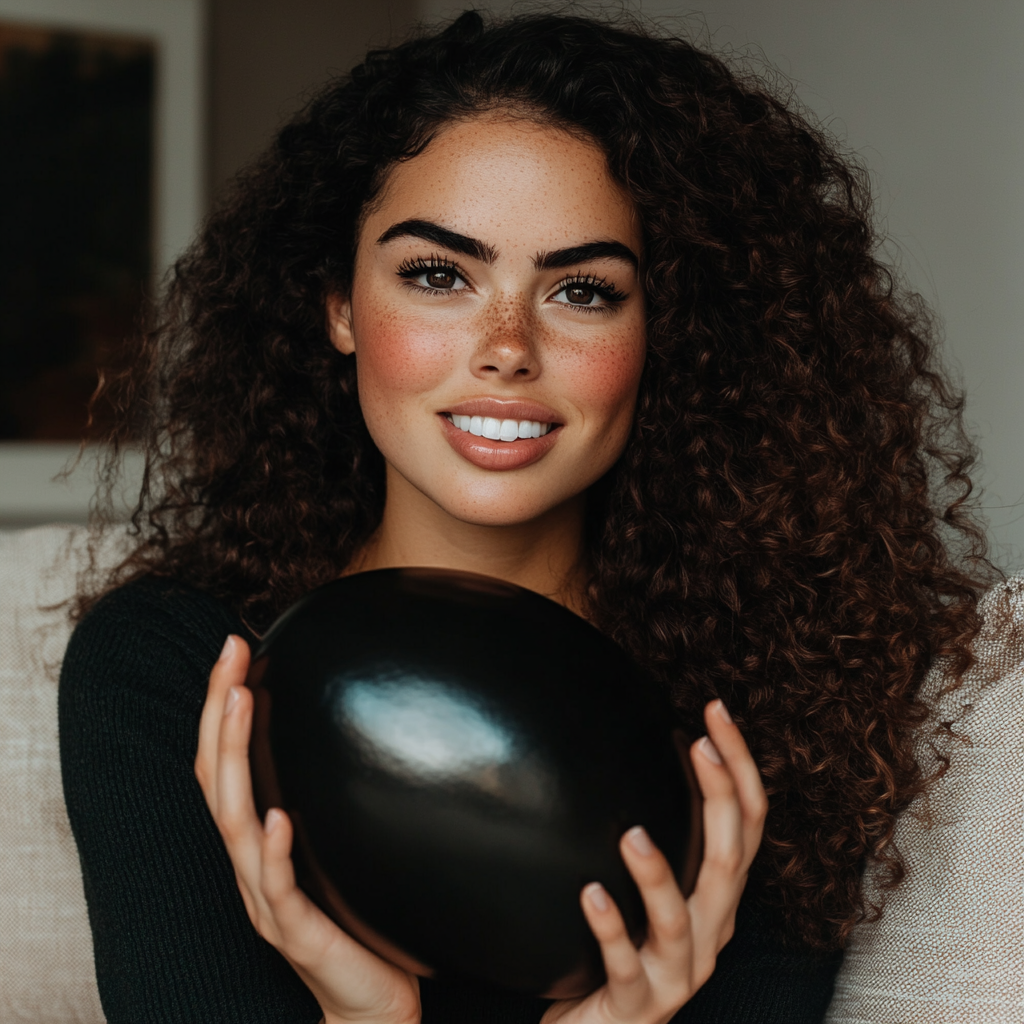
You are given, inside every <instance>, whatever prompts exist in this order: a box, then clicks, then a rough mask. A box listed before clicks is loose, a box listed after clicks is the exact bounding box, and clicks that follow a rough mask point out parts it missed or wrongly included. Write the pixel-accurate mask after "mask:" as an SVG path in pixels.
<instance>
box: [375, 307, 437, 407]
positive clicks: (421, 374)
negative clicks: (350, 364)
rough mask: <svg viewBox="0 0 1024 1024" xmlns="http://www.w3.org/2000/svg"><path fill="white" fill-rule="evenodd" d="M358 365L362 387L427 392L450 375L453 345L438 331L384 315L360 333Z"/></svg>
mask: <svg viewBox="0 0 1024 1024" xmlns="http://www.w3.org/2000/svg"><path fill="white" fill-rule="evenodd" d="M357 337H358V342H357V355H356V367H357V371H356V372H357V373H358V375H359V377H360V387H362V386H363V385H366V386H368V387H370V388H371V389H372V390H373V391H375V392H377V391H383V392H405V393H416V392H422V391H428V390H429V389H430V388H431V387H432V386H433V385H434V384H438V383H440V382H441V381H443V380H444V378H445V377H446V376H448V374H449V372H450V369H451V351H450V345H449V344H448V343H447V342H446V341H445V340H444V338H443V337H439V336H438V334H437V331H436V329H435V330H427V329H425V328H423V327H422V326H419V325H416V324H412V323H409V322H408V321H404V320H403V319H402V318H401V317H398V316H394V317H383V318H381V319H380V320H378V321H376V322H375V323H373V324H371V325H368V326H367V327H364V328H363V329H361V330H359V332H358V335H357Z"/></svg>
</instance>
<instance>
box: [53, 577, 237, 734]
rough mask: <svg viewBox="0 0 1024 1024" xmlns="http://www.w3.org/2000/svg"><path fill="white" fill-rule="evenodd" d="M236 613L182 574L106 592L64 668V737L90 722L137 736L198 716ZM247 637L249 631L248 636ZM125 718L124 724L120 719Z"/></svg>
mask: <svg viewBox="0 0 1024 1024" xmlns="http://www.w3.org/2000/svg"><path fill="white" fill-rule="evenodd" d="M229 633H240V634H242V635H243V636H247V631H246V630H245V628H244V626H243V625H242V622H241V621H240V619H239V618H238V616H237V615H236V614H235V613H234V612H233V611H232V610H231V609H230V608H228V607H227V606H226V605H224V604H222V603H221V602H220V601H218V600H216V599H215V598H213V597H211V596H210V595H209V594H205V593H203V592H202V591H199V590H197V589H195V588H194V587H191V586H189V585H188V584H185V583H181V582H179V581H176V580H170V579H163V578H158V577H152V576H150V577H143V578H140V579H138V580H134V581H133V582H131V583H128V584H126V585H125V586H122V587H119V588H117V589H116V590H113V591H111V592H110V593H109V594H106V595H104V596H103V597H102V598H101V599H100V600H99V601H98V602H97V603H96V605H95V606H94V607H93V608H92V609H91V610H90V611H89V612H88V614H87V615H86V616H85V617H84V618H83V619H82V621H81V622H80V623H79V624H78V626H77V627H76V628H75V631H74V632H73V634H72V636H71V640H70V642H69V643H68V647H67V650H66V652H65V655H64V661H63V664H62V666H61V674H60V691H59V701H58V706H59V718H60V731H61V734H62V743H63V738H64V736H65V735H67V734H70V733H73V732H76V731H78V730H80V729H82V728H83V727H84V726H85V724H86V723H92V724H93V726H94V727H95V726H97V725H98V724H99V723H100V722H102V723H105V725H106V728H107V729H108V730H115V729H116V730H117V731H119V732H120V731H121V728H122V727H127V726H130V727H131V732H132V733H133V734H134V735H141V734H143V733H145V732H146V731H147V728H149V729H155V728H158V727H159V724H158V723H159V722H160V721H162V722H163V727H164V728H166V727H167V726H168V725H169V719H178V720H180V722H181V725H182V727H183V728H191V723H192V722H193V721H196V722H197V721H198V716H199V713H200V711H201V709H202V704H203V701H204V699H205V695H206V687H207V680H208V677H209V672H210V668H211V667H212V665H213V663H214V662H215V661H216V660H217V656H218V654H219V653H220V649H221V647H222V646H223V644H224V640H225V638H226V637H227V635H228V634H229ZM247 639H248V636H247ZM119 723H120V725H119Z"/></svg>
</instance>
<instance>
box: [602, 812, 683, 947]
mask: <svg viewBox="0 0 1024 1024" xmlns="http://www.w3.org/2000/svg"><path fill="white" fill-rule="evenodd" d="M619 850H620V852H621V853H622V859H623V860H624V861H625V862H626V867H627V868H628V869H629V873H630V874H631V875H632V876H633V881H634V882H636V884H637V888H638V889H639V890H640V896H641V898H642V899H643V901H644V909H645V910H646V912H647V927H648V933H647V943H646V948H647V949H648V950H649V951H650V952H651V953H652V954H653V955H654V956H656V957H659V958H662V959H664V960H666V961H669V962H672V963H681V962H685V961H686V960H687V959H688V958H689V956H690V952H691V946H692V942H691V936H690V913H689V910H688V908H687V906H686V900H685V898H684V897H683V894H682V893H681V892H680V890H679V885H678V884H677V882H676V878H675V875H674V874H673V872H672V868H671V866H670V865H669V862H668V861H667V860H666V859H665V856H664V855H663V854H662V852H661V851H660V850H659V849H657V847H655V845H654V843H652V842H651V839H650V836H648V834H647V832H646V831H645V830H644V829H643V828H641V827H640V826H639V825H638V826H637V827H636V828H631V829H630V830H629V831H628V832H627V833H626V834H625V835H624V836H623V837H622V839H621V840H620V842H619Z"/></svg>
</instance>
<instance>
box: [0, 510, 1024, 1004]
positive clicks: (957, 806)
mask: <svg viewBox="0 0 1024 1024" xmlns="http://www.w3.org/2000/svg"><path fill="white" fill-rule="evenodd" d="M117 545H118V542H117V540H116V539H115V540H114V541H113V542H112V546H111V547H109V548H108V549H107V550H106V552H105V553H104V555H103V556H102V557H103V559H104V561H106V560H107V559H110V558H113V557H115V555H116V551H117ZM84 557H85V532H84V530H82V529H80V528H73V527H67V526H49V527H40V528H37V529H33V530H21V531H13V532H2V531H0V1021H2V1022H4V1024H17V1022H31V1024H102V1022H103V1020H104V1018H103V1012H102V1010H101V1008H100V1002H99V997H98V995H97V991H96V982H95V974H94V968H93V954H92V938H91V934H90V930H89V923H88V918H87V914H86V907H85V899H84V896H83V893H82V882H81V872H80V869H79V863H78V854H77V850H76V848H75V844H74V840H73V838H72V836H71V831H70V827H69V825H68V820H67V815H66V812H65V809H64V799H63V793H62V789H61V780H60V764H59V756H58V746H57V678H58V673H59V669H60V662H61V659H62V657H63V654H64V649H65V646H66V644H67V639H68V636H69V634H70V624H69V622H68V620H67V614H66V610H65V609H63V608H54V607H48V606H53V605H57V604H59V603H60V602H62V601H64V600H66V599H67V598H68V597H70V596H71V595H72V594H73V592H74V589H75V583H76V577H77V573H78V571H79V568H80V567H81V566H82V565H83V564H84ZM1004 608H1005V610H1003V609H1004ZM988 611H989V618H988V621H989V626H988V628H987V631H986V635H985V636H983V638H982V640H981V643H980V644H979V648H978V650H979V654H980V655H981V665H980V666H979V668H978V670H976V671H975V672H973V673H972V674H971V675H970V677H969V678H968V679H967V680H966V681H965V685H964V686H963V687H962V688H961V689H959V690H957V691H955V692H953V693H952V694H947V695H945V696H942V697H936V701H937V704H938V707H939V711H938V713H937V716H936V717H937V720H938V721H943V720H948V721H956V722H958V723H959V724H958V725H957V727H956V728H957V729H958V731H959V732H960V733H962V734H963V735H965V736H966V737H967V739H966V741H951V742H949V743H948V744H947V752H948V755H949V757H950V767H949V770H948V772H947V773H946V775H945V776H944V777H943V779H942V780H941V781H940V782H939V783H938V785H937V786H936V787H935V790H934V792H933V793H932V794H931V797H930V801H929V810H930V816H931V820H932V827H931V828H926V827H925V826H924V825H923V824H922V820H921V817H920V816H915V815H914V814H905V815H903V817H902V819H901V820H900V822H899V824H898V827H897V839H898V842H899V843H900V846H901V848H902V849H903V850H904V852H905V854H906V857H907V861H908V863H909V866H910V874H909V877H908V879H907V881H906V883H905V884H904V885H903V886H901V887H900V888H899V889H898V890H897V891H896V892H895V893H893V894H891V895H890V896H889V897H888V902H887V906H886V913H885V915H884V916H883V917H882V919H881V920H880V921H878V922H876V923H873V924H868V923H866V924H863V925H861V926H860V927H859V928H858V929H857V930H856V932H855V934H854V936H853V942H852V944H851V947H850V949H849V950H848V952H847V955H846V959H845V962H844V965H843V968H842V970H841V972H840V975H839V978H838V981H837V987H836V996H835V999H834V1000H833V1003H832V1006H831V1008H830V1011H829V1016H828V1021H829V1022H830V1024H855V1022H856V1024H917V1022H925V1021H927V1022H928V1024H936V1022H942V1024H973V1022H979V1024H980V1022H985V1024H991V1022H1020V1024H1024V796H1022V793H1024V579H1015V580H1012V581H1011V582H1010V583H1009V585H1008V586H1007V587H1006V588H1005V589H1001V591H1000V592H997V593H996V594H994V595H992V596H991V597H990V599H989V602H988ZM942 685H943V677H942V675H941V673H939V672H936V673H933V675H932V676H931V677H930V679H929V682H928V686H929V687H930V688H931V690H932V693H933V694H936V695H937V694H938V693H939V692H940V690H941V688H942ZM923 742H924V741H923ZM922 753H923V756H925V757H927V756H928V751H927V747H926V746H924V745H923V746H922ZM912 810H913V809H912ZM868 884H869V887H870V885H871V882H870V877H869V882H868Z"/></svg>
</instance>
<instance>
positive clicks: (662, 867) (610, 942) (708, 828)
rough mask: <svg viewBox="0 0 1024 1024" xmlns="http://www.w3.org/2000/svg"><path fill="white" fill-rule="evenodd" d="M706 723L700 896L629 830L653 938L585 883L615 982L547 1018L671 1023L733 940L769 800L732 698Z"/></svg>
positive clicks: (627, 845) (629, 850)
mask: <svg viewBox="0 0 1024 1024" xmlns="http://www.w3.org/2000/svg"><path fill="white" fill-rule="evenodd" d="M704 720H705V722H706V723H707V729H708V736H707V737H704V738H703V739H700V740H698V741H697V742H696V743H694V745H693V747H692V748H691V758H692V761H693V767H694V771H695V772H696V773H697V781H698V782H699V783H700V788H701V792H702V793H703V794H704V860H703V862H702V864H701V868H700V873H699V875H698V876H697V885H696V887H695V888H694V890H693V895H692V896H690V898H689V899H688V900H687V899H684V898H683V895H682V893H681V892H680V891H679V887H678V885H676V881H675V877H674V876H673V874H672V869H671V868H670V867H669V864H668V861H666V860H665V858H664V857H663V856H662V855H661V853H660V852H659V851H658V850H656V849H655V848H654V846H653V845H652V844H651V841H650V839H649V838H648V837H647V834H646V833H645V832H644V831H643V829H641V828H634V829H631V830H630V831H629V832H627V833H626V834H625V835H624V836H623V837H622V841H621V843H620V849H621V851H622V859H623V860H624V861H625V862H626V867H628V868H629V872H630V874H631V875H632V876H633V879H634V881H635V882H636V884H637V886H638V887H639V889H640V895H641V896H642V897H643V901H644V907H645V908H646V910H647V920H648V928H647V941H646V942H645V943H644V944H643V946H642V947H641V948H640V949H637V948H636V947H635V946H634V945H633V943H632V941H631V939H630V937H629V934H628V933H627V931H626V926H625V924H624V923H623V920H622V915H621V914H620V913H619V911H618V908H617V907H616V906H615V904H614V903H613V902H612V900H611V897H610V896H609V895H608V893H607V892H606V891H605V890H604V889H603V888H602V887H601V886H600V885H599V884H598V883H596V882H594V883H591V884H590V885H588V886H586V887H585V888H584V890H583V893H582V895H581V902H582V904H583V913H584V914H585V915H586V918H587V921H588V922H589V924H590V928H591V930H592V931H593V933H594V935H595V936H596V937H597V941H598V942H599V943H600V946H601V955H602V958H603V959H604V967H605V972H606V974H607V976H608V980H607V982H606V983H605V984H604V985H603V986H602V987H601V988H599V989H598V990H597V991H596V992H592V993H591V994H590V995H589V996H586V997H585V998H582V999H565V1000H561V1001H559V1002H557V1003H554V1004H553V1005H552V1006H551V1007H549V1009H548V1011H547V1013H545V1014H544V1018H543V1021H542V1024H555V1022H556V1021H557V1022H559V1024H663V1022H665V1021H668V1020H670V1019H671V1017H672V1016H673V1015H674V1014H675V1013H676V1011H677V1010H678V1009H679V1008H680V1007H681V1006H682V1005H683V1004H684V1003H686V1002H688V1001H689V1000H690V999H691V998H692V997H693V994H694V993H695V992H696V991H697V989H699V988H700V987H701V985H703V984H704V982H705V981H707V980H708V978H710V977H711V972H712V971H713V970H714V969H715V960H716V958H717V956H718V954H719V952H720V951H721V949H722V947H723V946H724V945H725V944H726V943H727V942H728V941H729V939H731V938H732V933H733V928H734V926H735V921H736V907H737V905H738V904H739V901H740V896H741V895H742V893H743V887H744V885H745V884H746V881H747V871H748V870H749V868H750V863H751V861H752V860H753V859H754V854H755V853H756V852H757V848H758V846H759V845H760V842H761V830H762V828H763V826H764V818H765V814H766V812H767V810H768V800H767V797H766V796H765V792H764V787H763V786H762V785H761V777H760V775H759V774H758V771H757V766H756V765H755V764H754V761H753V758H752V757H751V756H750V751H748V750H747V745H746V743H745V742H744V740H743V737H742V736H741V735H740V731H739V729H737V728H736V726H735V724H734V723H733V721H732V719H731V718H730V716H729V713H728V711H726V709H725V705H724V704H722V702H721V701H713V702H712V703H711V704H709V705H708V706H707V707H706V708H705V709H704Z"/></svg>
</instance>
